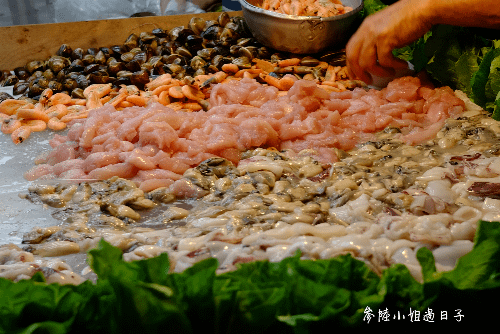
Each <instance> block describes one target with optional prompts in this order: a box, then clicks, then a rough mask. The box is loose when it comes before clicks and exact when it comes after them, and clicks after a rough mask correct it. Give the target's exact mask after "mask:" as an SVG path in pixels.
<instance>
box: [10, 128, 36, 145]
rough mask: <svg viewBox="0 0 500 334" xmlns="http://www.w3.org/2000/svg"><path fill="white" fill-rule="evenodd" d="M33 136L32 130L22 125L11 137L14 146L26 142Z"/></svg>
mask: <svg viewBox="0 0 500 334" xmlns="http://www.w3.org/2000/svg"><path fill="white" fill-rule="evenodd" d="M30 135H31V128H30V127H29V126H26V125H22V126H20V127H18V128H17V129H16V130H14V131H13V132H12V134H11V135H10V137H11V138H12V141H13V142H14V144H19V143H22V142H24V141H25V140H26V139H28V137H29V136H30Z"/></svg>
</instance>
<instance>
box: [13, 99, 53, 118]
mask: <svg viewBox="0 0 500 334" xmlns="http://www.w3.org/2000/svg"><path fill="white" fill-rule="evenodd" d="M38 105H40V103H37V107H36V108H31V109H27V108H19V109H17V112H16V115H17V117H18V118H24V119H40V120H42V121H44V122H48V120H49V116H48V115H47V113H46V112H45V111H44V110H43V109H41V108H40V107H38Z"/></svg>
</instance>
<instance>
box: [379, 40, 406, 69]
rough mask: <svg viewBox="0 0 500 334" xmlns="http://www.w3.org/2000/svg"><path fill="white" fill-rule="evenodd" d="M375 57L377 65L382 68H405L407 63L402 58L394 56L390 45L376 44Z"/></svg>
mask: <svg viewBox="0 0 500 334" xmlns="http://www.w3.org/2000/svg"><path fill="white" fill-rule="evenodd" d="M377 58H378V62H379V65H380V66H381V67H384V68H393V69H405V68H408V63H407V62H406V61H404V60H402V59H399V58H396V57H394V55H393V53H392V47H390V46H388V45H386V44H383V43H381V44H380V45H377Z"/></svg>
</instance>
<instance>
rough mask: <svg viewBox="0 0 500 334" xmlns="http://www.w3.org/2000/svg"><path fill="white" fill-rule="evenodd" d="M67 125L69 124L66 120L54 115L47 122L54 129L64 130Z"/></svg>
mask: <svg viewBox="0 0 500 334" xmlns="http://www.w3.org/2000/svg"><path fill="white" fill-rule="evenodd" d="M66 126H67V124H66V123H65V122H63V121H61V120H60V119H59V118H57V117H52V118H51V119H49V121H48V122H47V127H48V128H49V129H51V130H54V131H60V130H64V129H65V128H66Z"/></svg>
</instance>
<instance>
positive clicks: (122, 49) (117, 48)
mask: <svg viewBox="0 0 500 334" xmlns="http://www.w3.org/2000/svg"><path fill="white" fill-rule="evenodd" d="M111 50H113V52H114V53H115V54H117V55H121V54H123V53H125V52H127V51H128V49H127V48H126V47H125V46H124V45H113V46H112V47H111Z"/></svg>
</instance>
